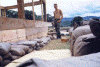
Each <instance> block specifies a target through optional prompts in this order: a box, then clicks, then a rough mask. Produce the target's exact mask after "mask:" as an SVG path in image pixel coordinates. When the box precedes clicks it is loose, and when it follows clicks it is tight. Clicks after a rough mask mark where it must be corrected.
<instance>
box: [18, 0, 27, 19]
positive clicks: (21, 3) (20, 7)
mask: <svg viewBox="0 0 100 67" xmlns="http://www.w3.org/2000/svg"><path fill="white" fill-rule="evenodd" d="M17 4H18V18H20V19H25V12H24V0H17Z"/></svg>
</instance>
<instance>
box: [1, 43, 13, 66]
mask: <svg viewBox="0 0 100 67" xmlns="http://www.w3.org/2000/svg"><path fill="white" fill-rule="evenodd" d="M10 49H11V44H10V43H0V62H1V65H2V66H5V65H6V64H8V63H10V62H11V61H12V60H13V58H12V55H11V53H10V52H9V51H10Z"/></svg>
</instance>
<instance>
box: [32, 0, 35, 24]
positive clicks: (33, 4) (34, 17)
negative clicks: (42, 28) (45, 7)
mask: <svg viewBox="0 0 100 67" xmlns="http://www.w3.org/2000/svg"><path fill="white" fill-rule="evenodd" d="M32 10H33V21H34V22H35V14H34V0H32Z"/></svg>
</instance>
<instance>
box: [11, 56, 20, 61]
mask: <svg viewBox="0 0 100 67" xmlns="http://www.w3.org/2000/svg"><path fill="white" fill-rule="evenodd" d="M20 57H21V56H14V55H12V58H13V60H16V59H19V58H20Z"/></svg>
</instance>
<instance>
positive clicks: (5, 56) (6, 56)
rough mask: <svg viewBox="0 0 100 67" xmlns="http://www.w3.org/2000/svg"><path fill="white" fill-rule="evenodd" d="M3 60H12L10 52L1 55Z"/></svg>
mask: <svg viewBox="0 0 100 67" xmlns="http://www.w3.org/2000/svg"><path fill="white" fill-rule="evenodd" d="M3 60H10V61H12V60H13V58H12V55H11V53H10V52H9V53H8V54H6V55H4V56H3Z"/></svg>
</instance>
